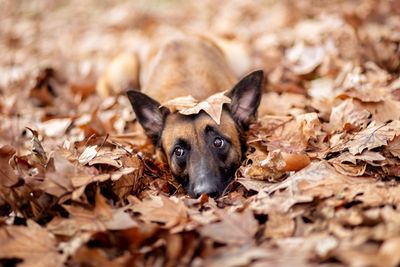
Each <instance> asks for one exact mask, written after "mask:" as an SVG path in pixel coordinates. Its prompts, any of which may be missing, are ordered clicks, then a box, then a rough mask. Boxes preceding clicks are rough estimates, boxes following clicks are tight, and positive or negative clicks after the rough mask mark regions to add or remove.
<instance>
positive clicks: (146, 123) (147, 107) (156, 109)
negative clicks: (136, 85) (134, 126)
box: [127, 90, 169, 145]
mask: <svg viewBox="0 0 400 267" xmlns="http://www.w3.org/2000/svg"><path fill="white" fill-rule="evenodd" d="M127 95H128V98H129V101H130V102H131V105H132V107H133V111H134V112H135V114H136V119H137V120H138V121H139V123H140V125H142V127H143V129H144V131H145V132H146V135H147V136H148V137H150V138H151V140H152V141H153V143H154V144H155V145H157V143H158V141H159V139H160V137H161V132H162V130H163V127H164V121H165V117H166V116H167V115H168V113H169V110H168V109H167V108H165V107H160V106H161V105H160V103H158V102H157V101H156V100H154V99H152V98H151V97H149V96H147V95H145V94H143V93H141V92H139V91H134V90H130V91H128V92H127Z"/></svg>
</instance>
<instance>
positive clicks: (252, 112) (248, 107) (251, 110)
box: [227, 70, 264, 130]
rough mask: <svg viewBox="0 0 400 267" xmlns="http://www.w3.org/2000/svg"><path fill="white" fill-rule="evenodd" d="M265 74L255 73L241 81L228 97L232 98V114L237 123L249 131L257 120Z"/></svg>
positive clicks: (260, 71)
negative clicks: (252, 123)
mask: <svg viewBox="0 0 400 267" xmlns="http://www.w3.org/2000/svg"><path fill="white" fill-rule="evenodd" d="M263 81H264V72H263V71H262V70H258V71H254V72H252V73H250V74H248V75H247V76H245V77H244V78H243V79H241V80H240V81H239V82H238V83H237V84H236V85H235V87H233V89H232V90H231V91H230V92H228V94H227V96H228V97H230V98H231V101H232V102H231V104H230V112H231V114H232V117H233V119H234V120H235V122H236V123H237V124H238V125H239V126H240V127H242V129H244V130H247V129H248V128H249V125H250V123H251V122H252V121H253V120H254V119H255V118H256V114H257V109H258V106H259V105H260V100H261V96H262V90H263Z"/></svg>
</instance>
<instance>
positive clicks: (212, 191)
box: [193, 184, 219, 198]
mask: <svg viewBox="0 0 400 267" xmlns="http://www.w3.org/2000/svg"><path fill="white" fill-rule="evenodd" d="M193 193H194V197H195V198H198V197H200V196H201V195H202V194H206V195H208V196H209V197H212V198H216V197H218V196H219V192H218V190H217V189H216V188H215V187H213V186H210V185H207V184H202V185H199V186H195V188H194V189H193Z"/></svg>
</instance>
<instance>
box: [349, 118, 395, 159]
mask: <svg viewBox="0 0 400 267" xmlns="http://www.w3.org/2000/svg"><path fill="white" fill-rule="evenodd" d="M399 133H400V121H393V122H390V123H388V124H377V123H375V122H372V123H370V124H369V125H368V127H367V128H366V129H364V130H362V131H360V132H359V133H357V134H356V135H355V136H353V138H352V139H351V140H350V141H349V142H347V144H346V145H345V147H346V148H348V149H349V152H350V153H351V154H353V155H357V154H360V153H362V152H363V151H364V149H369V150H371V149H373V148H376V147H380V146H385V145H387V144H388V142H389V141H391V140H393V138H394V137H395V136H396V135H397V134H399Z"/></svg>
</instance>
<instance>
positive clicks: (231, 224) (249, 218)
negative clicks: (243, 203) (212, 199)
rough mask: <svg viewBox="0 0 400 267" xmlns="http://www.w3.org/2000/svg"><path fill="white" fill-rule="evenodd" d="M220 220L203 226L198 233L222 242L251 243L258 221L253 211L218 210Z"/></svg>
mask: <svg viewBox="0 0 400 267" xmlns="http://www.w3.org/2000/svg"><path fill="white" fill-rule="evenodd" d="M217 214H218V215H219V217H220V219H221V222H217V223H212V224H208V225H205V226H203V227H202V228H201V229H200V233H201V234H202V235H203V236H206V237H209V238H211V239H213V240H215V241H217V242H220V243H224V244H236V245H237V244H246V243H252V242H253V237H254V235H255V233H256V232H257V228H258V223H257V221H256V219H254V216H253V213H252V212H250V211H248V210H246V211H244V212H243V213H237V212H232V213H227V212H223V211H218V212H217Z"/></svg>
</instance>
